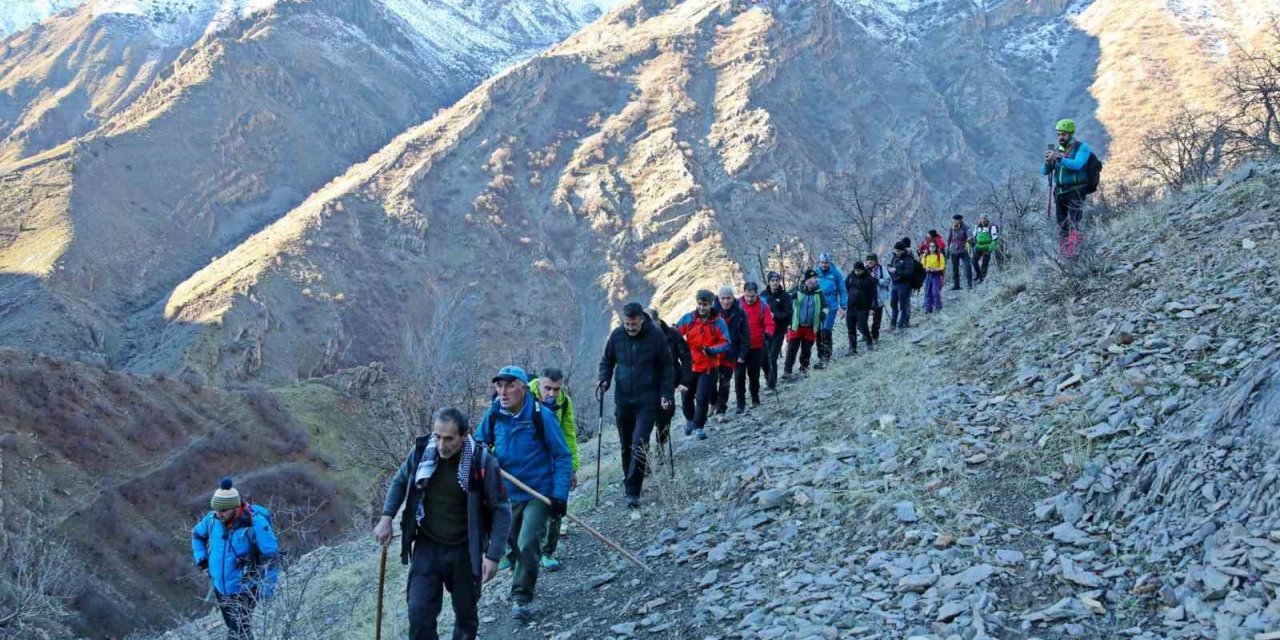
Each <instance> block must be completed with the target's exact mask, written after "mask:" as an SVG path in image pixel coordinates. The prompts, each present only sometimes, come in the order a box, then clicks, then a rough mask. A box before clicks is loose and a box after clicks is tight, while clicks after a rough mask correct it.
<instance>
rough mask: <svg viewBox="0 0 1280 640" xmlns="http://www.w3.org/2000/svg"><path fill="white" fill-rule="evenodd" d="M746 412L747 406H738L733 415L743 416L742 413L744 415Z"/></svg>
mask: <svg viewBox="0 0 1280 640" xmlns="http://www.w3.org/2000/svg"><path fill="white" fill-rule="evenodd" d="M746 412H747V405H745V404H740V405H738V408H737V409H736V410H734V413H735V414H737V415H742V414H744V413H746Z"/></svg>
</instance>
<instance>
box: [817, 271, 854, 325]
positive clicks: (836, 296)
mask: <svg viewBox="0 0 1280 640" xmlns="http://www.w3.org/2000/svg"><path fill="white" fill-rule="evenodd" d="M817 272H818V290H819V291H821V292H822V298H823V302H825V303H826V305H827V308H828V309H831V310H832V311H835V310H836V309H844V308H845V307H847V306H849V300H848V295H847V292H846V291H845V288H844V274H843V273H841V272H840V269H837V268H836V266H835V265H834V264H833V265H831V268H830V269H827V270H826V271H823V270H822V267H818V268H817ZM834 326H836V314H835V313H829V314H827V317H826V318H825V319H824V320H823V321H822V330H823V331H830V330H831V328H832V327H834Z"/></svg>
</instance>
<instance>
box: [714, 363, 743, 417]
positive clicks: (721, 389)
mask: <svg viewBox="0 0 1280 640" xmlns="http://www.w3.org/2000/svg"><path fill="white" fill-rule="evenodd" d="M734 364H736V365H737V366H736V367H730V366H728V365H722V366H721V367H720V375H719V376H718V377H717V381H718V386H717V387H716V413H724V412H726V411H728V410H729V390H730V388H731V387H732V386H733V370H734V369H736V368H738V367H741V366H742V363H740V362H737V363H734Z"/></svg>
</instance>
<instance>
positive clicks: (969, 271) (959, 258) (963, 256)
mask: <svg viewBox="0 0 1280 640" xmlns="http://www.w3.org/2000/svg"><path fill="white" fill-rule="evenodd" d="M961 265H963V267H962V266H961ZM961 268H963V269H964V284H965V286H966V287H969V288H970V289H972V288H973V262H971V261H970V260H969V252H968V251H961V252H959V253H953V254H951V273H952V274H953V276H952V282H953V283H954V284H955V288H956V289H959V288H960V270H961Z"/></svg>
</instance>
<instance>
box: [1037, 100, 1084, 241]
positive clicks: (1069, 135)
mask: <svg viewBox="0 0 1280 640" xmlns="http://www.w3.org/2000/svg"><path fill="white" fill-rule="evenodd" d="M1057 133H1058V145H1057V147H1055V148H1051V149H1049V150H1047V151H1045V152H1044V166H1042V167H1040V175H1044V176H1049V175H1051V176H1053V197H1054V211H1055V212H1056V213H1057V220H1058V235H1059V236H1060V237H1063V238H1065V237H1067V235H1069V234H1070V233H1071V230H1072V229H1077V230H1078V229H1079V228H1080V217H1081V215H1082V213H1083V212H1084V198H1085V188H1086V187H1087V185H1088V182H1089V174H1088V171H1087V169H1086V165H1087V164H1088V163H1089V156H1090V155H1092V154H1093V150H1092V149H1090V148H1089V145H1088V144H1086V143H1085V142H1084V141H1082V140H1076V138H1075V136H1076V123H1075V122H1074V121H1072V120H1066V119H1064V120H1059V121H1058V126H1057Z"/></svg>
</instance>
